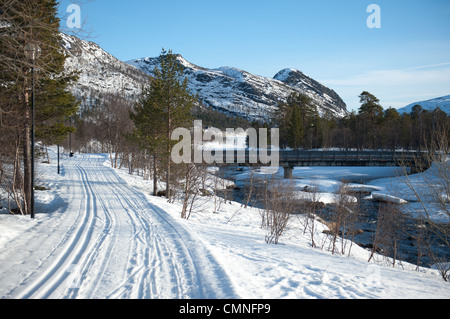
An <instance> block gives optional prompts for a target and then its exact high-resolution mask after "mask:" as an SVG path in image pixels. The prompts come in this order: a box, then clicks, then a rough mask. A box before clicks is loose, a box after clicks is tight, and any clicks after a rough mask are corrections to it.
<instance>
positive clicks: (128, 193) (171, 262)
mask: <svg viewBox="0 0 450 319" xmlns="http://www.w3.org/2000/svg"><path fill="white" fill-rule="evenodd" d="M75 160H78V161H77V162H72V163H70V162H66V163H65V165H66V168H65V169H66V173H67V175H66V176H67V177H68V178H69V179H73V182H72V183H73V185H72V187H71V188H69V189H70V190H71V191H74V192H79V195H80V197H79V198H78V197H77V196H75V195H74V196H72V197H71V198H72V199H73V200H74V203H72V204H71V205H69V206H70V208H69V209H70V210H71V211H70V212H69V211H68V212H67V214H69V213H71V214H77V217H76V218H74V220H75V221H74V222H73V224H72V225H71V226H70V227H68V229H69V230H68V231H67V233H66V234H65V235H64V237H65V238H64V239H63V240H62V241H61V243H60V244H59V245H58V246H57V248H55V249H54V250H53V251H52V252H50V255H49V257H47V259H48V261H47V262H46V263H45V264H46V265H48V264H49V263H50V262H51V260H52V259H53V260H54V261H53V262H52V263H51V264H50V266H45V267H46V268H45V270H44V271H42V269H39V270H36V271H34V272H33V273H32V274H31V275H30V276H29V277H28V279H26V280H25V281H24V284H23V285H24V286H25V288H24V289H23V290H22V291H21V292H20V293H19V295H18V296H17V298H25V299H31V298H39V299H46V298H67V299H74V298H86V299H90V298H133V299H144V298H154V299H157V298H161V299H168V298H172V299H174V298H175V299H179V298H197V299H205V298H208V299H214V298H236V297H237V295H236V294H235V292H234V289H233V287H232V284H231V281H230V280H229V279H228V277H227V275H226V273H225V271H224V270H223V269H222V268H221V266H220V265H219V264H218V263H217V261H216V260H215V259H214V258H213V256H212V254H211V253H210V252H209V251H208V250H207V248H205V246H204V245H203V244H202V243H201V241H200V240H198V239H196V238H194V237H193V235H191V234H190V233H189V232H188V231H187V230H186V229H185V228H184V227H183V226H182V225H181V224H179V223H178V222H177V221H175V220H174V219H173V218H172V217H171V216H170V215H168V213H167V212H165V211H163V210H162V209H160V208H158V207H156V206H154V205H152V204H151V203H149V201H148V200H147V198H146V196H145V195H144V194H142V193H140V192H138V191H136V190H134V189H133V188H132V187H130V186H128V185H127V184H126V182H125V181H124V180H123V179H122V178H121V177H120V176H119V175H118V174H117V173H116V172H115V171H114V170H113V169H111V168H109V167H105V166H104V165H103V163H104V161H105V157H99V156H86V155H84V156H77V157H75ZM73 210H76V212H75V211H73ZM117 264H118V265H119V266H117ZM43 267H44V265H43V266H42V267H41V268H43ZM39 272H41V273H40V274H39ZM21 289H22V287H21Z"/></svg>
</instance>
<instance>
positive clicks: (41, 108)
mask: <svg viewBox="0 0 450 319" xmlns="http://www.w3.org/2000/svg"><path fill="white" fill-rule="evenodd" d="M58 5H59V3H58V1H56V0H22V1H6V2H4V3H3V6H2V7H1V9H2V10H1V11H2V12H1V16H0V20H1V21H0V22H1V28H0V96H1V95H2V96H6V98H4V99H1V101H0V110H1V113H5V114H6V116H7V118H8V121H3V122H2V123H1V127H0V131H2V132H3V131H6V132H8V135H9V136H12V137H14V139H11V140H9V141H8V143H10V144H11V147H10V148H11V149H13V150H15V151H14V152H11V153H9V154H7V156H9V157H12V158H15V159H17V158H18V156H17V150H18V148H22V162H23V179H22V186H21V187H22V188H23V204H22V205H21V206H22V207H21V210H22V213H24V214H29V213H30V211H31V205H32V203H31V201H32V198H31V194H32V189H31V185H32V183H31V180H32V178H33V177H32V173H31V172H32V170H31V167H32V162H31V159H32V156H31V149H32V148H31V131H32V116H31V104H32V103H31V96H32V92H31V88H32V87H33V85H32V84H34V89H35V91H34V92H35V101H36V103H35V113H36V114H35V119H36V137H37V138H41V139H43V140H46V141H47V142H53V141H60V140H61V139H63V138H64V137H65V136H66V135H67V133H68V132H70V131H71V129H70V128H67V127H66V126H65V125H64V121H65V120H66V118H67V117H68V116H71V115H73V114H75V112H76V110H77V103H76V100H75V98H74V97H73V96H72V95H71V94H70V93H69V92H68V87H69V85H70V84H71V82H72V81H74V80H75V76H66V75H65V74H64V73H63V70H64V62H65V58H66V56H65V55H64V53H63V49H62V39H61V37H60V32H59V23H60V21H59V19H58V18H57V8H58ZM29 44H33V45H34V46H35V47H36V45H37V46H39V48H40V50H41V52H40V55H39V56H38V57H37V58H36V59H30V57H29V56H27V54H26V47H27V45H29ZM32 71H34V72H32ZM33 79H34V81H33ZM33 82H34V83H33ZM18 163H19V161H17V160H15V161H14V164H15V169H17V172H20V171H21V170H20V169H18V168H17V167H16V166H18ZM19 175H21V174H19ZM21 176H22V175H21Z"/></svg>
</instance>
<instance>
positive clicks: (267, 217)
mask: <svg viewBox="0 0 450 319" xmlns="http://www.w3.org/2000/svg"><path fill="white" fill-rule="evenodd" d="M266 187H268V189H267V191H266V202H265V207H264V209H263V213H262V214H261V216H262V220H263V226H264V228H265V229H266V236H265V240H266V243H267V244H278V242H279V239H280V237H281V235H282V234H283V232H284V230H285V229H286V227H287V225H288V222H289V219H290V217H291V215H292V214H293V213H294V212H295V210H296V207H297V205H296V203H297V200H296V198H295V196H294V188H293V186H292V185H291V184H286V183H284V182H283V181H276V180H273V181H272V182H271V183H270V186H269V185H268V184H266Z"/></svg>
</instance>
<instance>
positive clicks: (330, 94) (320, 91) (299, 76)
mask: <svg viewBox="0 0 450 319" xmlns="http://www.w3.org/2000/svg"><path fill="white" fill-rule="evenodd" d="M177 59H178V61H179V63H180V64H181V65H182V66H183V69H184V70H183V72H184V76H186V77H187V78H188V83H189V88H190V89H191V90H192V91H193V92H194V93H198V95H199V96H200V99H201V100H202V102H203V103H204V104H205V105H208V106H210V107H212V108H214V109H217V110H220V111H223V112H227V113H230V114H233V115H237V116H241V117H244V118H247V119H249V120H256V121H267V119H268V118H271V117H272V115H274V114H275V113H276V111H277V110H278V107H279V105H280V103H284V102H286V100H287V98H288V96H289V95H290V94H292V93H302V94H306V95H308V96H309V97H311V99H312V102H313V105H315V106H316V107H317V108H318V111H319V114H321V115H324V114H326V113H328V114H331V115H332V116H335V117H343V116H345V115H346V114H348V112H347V108H346V105H345V103H344V101H343V100H342V99H341V98H340V97H339V95H338V94H337V93H336V92H334V91H333V90H331V89H329V88H327V87H326V86H324V85H322V84H320V83H319V82H317V81H315V80H314V79H312V78H310V77H308V76H306V75H304V74H303V73H302V72H301V71H299V70H295V69H284V70H290V72H288V73H290V74H288V75H287V76H285V77H281V76H280V75H279V74H280V72H282V71H284V70H282V71H280V72H278V73H277V74H276V75H275V76H274V77H273V78H268V77H263V76H259V75H254V74H251V73H250V72H247V71H245V70H241V69H238V68H235V67H230V66H222V67H219V68H214V69H209V68H204V67H201V66H198V65H196V64H193V63H191V62H189V61H187V60H186V59H185V58H183V56H182V55H180V54H177ZM126 63H129V64H130V65H133V66H135V67H136V68H138V69H140V70H141V71H143V72H144V73H146V74H148V75H150V76H152V75H153V74H154V73H153V72H154V69H155V67H159V57H153V58H152V57H144V58H140V59H134V60H129V61H126ZM285 73H287V71H285Z"/></svg>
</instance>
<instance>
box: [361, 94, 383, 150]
mask: <svg viewBox="0 0 450 319" xmlns="http://www.w3.org/2000/svg"><path fill="white" fill-rule="evenodd" d="M359 98H360V103H361V107H360V108H359V115H361V116H362V118H363V119H366V121H368V122H369V126H370V127H366V130H368V131H369V137H371V140H372V141H371V145H368V146H369V147H371V148H375V147H376V136H377V132H376V130H375V125H376V123H377V122H378V121H379V120H381V119H382V118H383V107H382V106H381V105H380V104H379V102H380V100H378V98H376V97H375V96H374V95H373V94H371V93H369V92H367V91H364V92H362V93H361V95H360V96H359ZM366 121H364V123H365V122H366Z"/></svg>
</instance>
